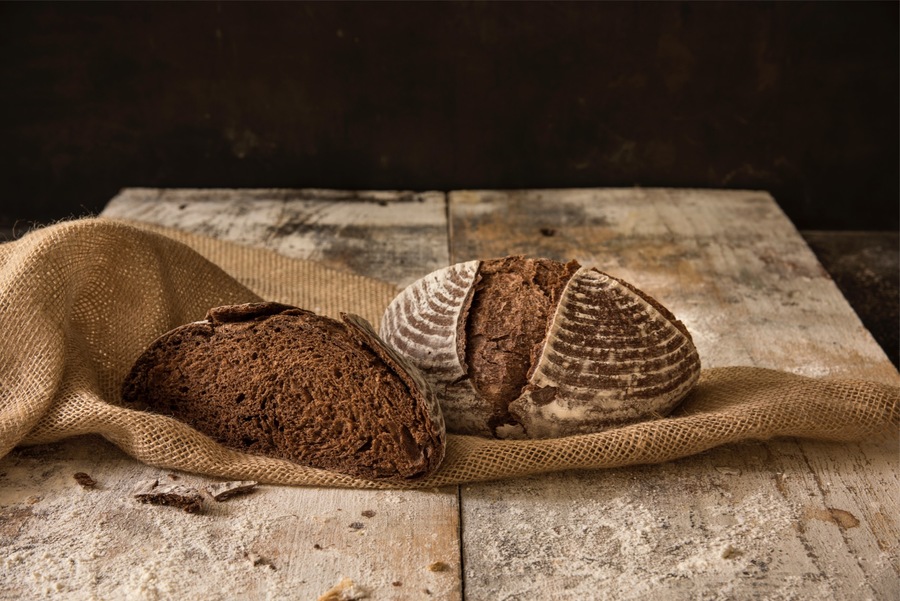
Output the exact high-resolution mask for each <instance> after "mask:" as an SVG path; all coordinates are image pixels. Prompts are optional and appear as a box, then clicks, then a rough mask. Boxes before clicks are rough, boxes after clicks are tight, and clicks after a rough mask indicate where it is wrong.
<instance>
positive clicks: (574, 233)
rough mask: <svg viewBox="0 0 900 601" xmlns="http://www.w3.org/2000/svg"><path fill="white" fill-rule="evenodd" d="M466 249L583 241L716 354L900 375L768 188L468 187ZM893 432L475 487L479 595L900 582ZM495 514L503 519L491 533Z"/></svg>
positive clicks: (561, 251) (454, 202) (785, 590)
mask: <svg viewBox="0 0 900 601" xmlns="http://www.w3.org/2000/svg"><path fill="white" fill-rule="evenodd" d="M449 210H450V220H451V222H450V226H451V260H452V261H453V262H458V261H465V260H470V259H473V258H485V257H492V256H503V255H506V254H526V255H530V256H547V257H551V258H555V259H559V260H564V259H571V258H575V259H577V260H579V261H580V262H582V263H583V264H586V265H594V266H597V267H598V268H599V269H601V270H603V271H607V272H609V273H610V274H612V275H615V276H617V277H621V278H623V279H625V280H627V281H630V282H632V283H634V284H635V285H637V286H638V287H640V288H642V289H643V290H644V291H646V292H648V293H650V294H651V295H653V296H655V297H656V298H657V299H659V300H660V301H662V302H663V304H665V305H666V306H667V307H669V309H671V310H672V311H673V312H674V313H675V315H676V316H677V317H679V318H680V319H682V320H683V321H684V322H685V324H686V325H687V327H688V329H689V330H690V331H691V332H692V334H693V336H694V339H695V342H696V344H697V347H698V350H699V352H700V356H701V361H702V362H703V364H704V365H705V366H707V367H712V366H724V365H756V366H761V367H772V368H777V369H783V370H787V371H792V372H795V373H800V374H805V375H811V376H844V377H857V378H865V379H872V380H878V381H882V382H887V383H892V384H897V383H900V377H898V374H897V371H896V370H895V369H894V368H893V366H892V365H891V364H890V362H889V361H888V360H887V358H886V357H885V356H884V353H883V352H882V351H881V349H880V348H879V347H878V345H877V344H876V343H875V342H874V341H873V340H872V338H871V336H869V335H868V332H866V330H865V329H864V328H863V327H862V325H861V324H860V322H859V320H858V318H857V317H856V315H855V314H854V313H853V311H852V309H851V308H850V307H849V305H848V304H847V302H846V301H845V300H844V298H843V297H842V296H841V295H840V293H839V292H838V290H837V288H836V287H835V286H834V283H833V282H832V281H831V280H830V279H829V278H828V276H827V274H826V273H825V272H824V270H823V269H822V268H821V266H820V265H819V264H818V262H817V261H816V259H815V257H814V256H813V255H812V253H811V252H810V251H809V249H808V248H807V247H806V245H805V243H804V242H803V240H802V238H801V237H800V236H799V234H798V233H797V232H796V230H795V229H794V228H793V226H792V225H791V224H790V222H789V221H788V220H787V218H786V217H785V216H784V215H783V213H782V212H781V211H780V209H778V207H777V205H776V204H775V203H774V201H773V200H772V199H771V197H769V196H768V195H767V194H765V193H760V192H744V191H730V192H725V191H695V190H679V191H675V190H642V189H628V190H567V191H549V190H544V191H514V192H498V191H484V192H480V191H464V192H454V193H451V195H450V209H449ZM897 457H898V454H897V445H896V442H888V443H880V444H878V443H874V444H868V445H827V444H819V443H811V442H804V441H792V440H787V441H775V442H768V443H749V444H743V445H734V446H731V447H725V448H720V449H715V450H713V451H710V452H708V453H705V454H703V455H701V456H697V457H692V458H688V459H685V460H681V461H676V462H673V463H670V464H666V465H661V466H650V467H644V468H634V469H627V470H611V471H607V472H593V473H565V474H554V475H550V476H542V477H535V478H527V479H523V480H516V481H508V482H501V483H493V484H484V485H473V486H467V487H464V488H463V490H462V492H461V496H460V498H461V511H462V518H461V520H462V527H463V550H464V552H463V558H464V566H465V574H464V579H465V585H466V594H467V596H469V597H471V598H473V599H527V598H540V597H542V596H547V595H551V594H552V595H553V598H555V599H584V598H593V599H641V598H665V599H718V598H722V599H806V598H831V599H847V600H851V599H859V598H872V599H894V598H896V597H897V595H898V592H900V590H898V574H900V567H898V560H897V554H898V542H897V541H898V537H897V536H896V532H897V528H898V518H897V516H898V515H900V506H898V505H900V503H898V499H897V497H896V494H895V492H891V491H892V490H893V491H896V490H897V489H898V485H900V480H898V477H897V473H898V470H897V466H898V460H897ZM491 533H493V534H491Z"/></svg>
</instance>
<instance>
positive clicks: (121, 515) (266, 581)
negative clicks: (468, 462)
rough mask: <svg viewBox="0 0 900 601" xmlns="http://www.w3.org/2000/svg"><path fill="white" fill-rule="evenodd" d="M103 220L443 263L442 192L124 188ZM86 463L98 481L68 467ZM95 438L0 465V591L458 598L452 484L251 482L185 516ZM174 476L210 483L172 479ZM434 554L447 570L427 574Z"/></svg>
mask: <svg viewBox="0 0 900 601" xmlns="http://www.w3.org/2000/svg"><path fill="white" fill-rule="evenodd" d="M103 216H108V217H118V218H128V219H135V220H139V221H144V222H147V223H154V224H158V225H165V226H171V227H179V228H181V229H184V230H187V231H193V232H199V233H203V234H206V235H210V236H214V237H220V238H224V239H227V240H232V241H236V242H240V243H243V244H247V245H254V246H260V247H264V248H270V249H273V250H277V251H279V252H282V253H286V254H289V255H290V256H294V257H298V258H311V259H317V260H321V261H323V262H325V263H328V264H330V265H331V266H333V267H336V268H339V269H345V270H352V271H355V272H356V273H360V274H362V275H367V276H371V277H376V278H380V279H382V280H385V281H388V282H393V283H396V284H401V283H403V282H405V281H411V280H412V279H415V278H417V277H420V276H421V275H423V274H424V273H427V272H428V271H430V270H432V269H434V268H435V267H436V266H438V265H446V264H447V260H448V255H447V252H448V250H447V249H448V245H447V225H446V213H445V202H444V197H443V195H442V194H418V195H413V194H405V193H388V192H379V193H371V194H366V193H358V194H353V193H341V192H337V191H318V190H316V191H308V190H307V191H304V190H294V191H277V190H276V191H245V190H228V191H222V190H218V191H215V190H214V191H209V190H204V191H196V190H169V191H152V190H125V191H123V192H122V194H120V195H119V196H117V197H116V199H114V200H113V201H112V202H111V203H110V205H109V207H108V209H107V210H105V211H104V212H103ZM76 472H86V473H88V474H90V475H91V476H92V477H94V478H95V479H96V480H97V482H98V487H97V488H96V489H95V490H86V489H83V488H82V487H81V486H80V485H78V484H77V483H76V482H75V481H74V479H73V477H72V475H73V474H74V473H76ZM167 474H168V473H167V472H166V473H163V472H161V471H160V470H158V469H157V468H152V467H149V466H144V465H142V464H139V463H137V462H135V461H133V460H130V459H129V458H127V457H125V456H124V455H123V454H122V453H121V452H119V451H118V450H117V449H115V448H114V447H113V446H112V445H110V444H108V443H106V442H104V441H102V440H99V439H96V438H80V439H74V440H68V441H64V442H63V443H60V444H57V445H49V446H44V447H35V448H32V449H20V450H17V451H15V452H13V453H11V454H10V455H8V456H7V457H5V458H3V459H2V460H0V546H2V548H3V549H4V555H5V557H4V558H2V559H0V566H2V567H3V569H0V599H27V598H39V597H42V596H44V595H55V594H64V596H65V598H67V599H96V598H130V599H170V598H183V599H201V598H202V599H223V600H224V599H235V598H240V599H250V600H252V599H317V598H318V597H319V596H320V595H322V594H323V593H325V592H326V591H327V590H329V589H330V588H331V587H333V586H335V585H336V584H338V583H339V582H340V581H341V580H342V579H344V578H349V579H351V580H352V581H353V582H354V583H355V585H356V587H357V588H356V589H355V590H358V591H362V592H364V593H366V594H368V595H369V596H370V598H373V599H409V598H432V599H459V598H461V594H462V593H461V590H462V587H461V580H460V548H459V536H458V520H459V506H458V502H457V489H456V488H455V487H449V488H446V489H441V490H433V491H355V490H330V489H303V488H289V487H274V486H263V487H260V488H259V489H258V490H257V491H255V492H253V493H252V494H250V495H247V496H245V497H236V498H234V499H229V500H227V501H224V502H221V503H207V511H206V512H205V513H203V514H201V515H191V514H187V513H184V512H182V511H179V510H177V509H174V508H172V507H156V506H148V505H141V504H139V503H137V501H136V500H135V499H133V498H131V496H130V492H131V491H132V489H133V488H134V486H135V484H137V483H138V482H141V481H142V480H146V479H149V478H160V479H165V478H168V475H167ZM178 477H179V478H180V480H179V482H183V483H185V484H186V485H195V486H198V487H202V486H205V485H206V484H208V483H209V482H210V481H209V480H207V479H204V478H200V477H197V476H192V475H190V474H178ZM435 562H442V563H443V564H446V566H447V569H446V570H443V571H433V570H429V569H428V567H429V566H430V565H432V564H434V563H435Z"/></svg>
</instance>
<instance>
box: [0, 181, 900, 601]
mask: <svg viewBox="0 0 900 601" xmlns="http://www.w3.org/2000/svg"><path fill="white" fill-rule="evenodd" d="M448 213H449V215H450V220H449V222H448V220H447V214H448ZM103 215H105V216H110V217H125V218H132V219H139V220H143V221H146V222H149V223H155V224H158V225H165V226H170V227H180V228H182V229H185V230H187V231H193V232H198V233H204V234H207V235H212V236H217V237H221V238H224V239H227V240H232V241H236V242H239V243H242V244H247V245H254V246H261V247H264V248H270V249H274V250H277V251H278V252H282V253H285V254H288V255H290V256H295V257H299V258H312V259H317V260H320V261H322V262H325V263H326V264H328V265H331V266H333V267H336V268H340V269H347V270H351V271H354V272H356V273H361V274H363V275H369V276H373V277H378V278H380V279H383V280H386V281H389V282H393V283H396V284H404V283H408V282H410V281H412V280H414V279H417V278H418V277H420V276H421V275H424V274H425V273H427V272H429V271H431V270H433V269H436V268H438V267H442V266H445V265H447V264H449V263H451V262H457V261H462V260H467V259H472V258H486V257H491V256H503V255H506V254H512V253H522V254H527V255H532V256H548V257H552V258H557V259H568V258H575V259H578V260H579V261H581V262H582V263H584V264H589V265H595V266H597V267H599V268H600V269H602V270H605V271H608V272H609V273H611V274H613V275H616V276H618V277H622V278H624V279H626V280H628V281H630V282H633V283H634V284H636V285H638V286H639V287H641V288H642V289H644V290H645V291H646V292H648V293H650V294H652V295H654V296H656V297H657V298H658V299H659V300H660V301H662V302H663V303H664V304H666V305H667V306H668V307H669V308H670V309H671V310H672V311H673V312H674V313H675V314H676V315H677V316H678V317H679V318H681V319H682V320H683V321H684V322H685V323H686V325H687V327H688V328H689V329H690V331H691V332H692V333H693V336H694V339H695V342H696V344H697V347H698V349H699V351H700V355H701V360H702V361H703V363H704V365H705V366H710V367H711V366H717V365H718V366H720V365H735V364H738V365H758V366H765V367H775V368H780V369H785V370H789V371H793V372H796V373H802V374H806V375H813V376H829V375H834V376H846V377H860V378H866V379H872V380H878V381H883V382H888V383H893V384H897V383H900V375H898V373H897V371H896V370H895V369H893V367H892V366H891V365H890V363H889V362H888V361H887V359H886V358H885V357H884V354H883V353H882V352H881V350H880V349H879V348H878V346H877V345H876V344H875V342H874V341H873V340H872V339H871V337H870V336H869V335H868V332H866V331H865V329H864V328H863V327H862V325H861V324H860V322H859V320H858V319H857V318H856V315H855V314H854V313H853V311H852V310H851V309H850V307H849V306H848V305H847V303H846V301H845V300H844V299H843V297H842V296H841V295H840V293H839V292H838V291H837V289H836V287H835V286H834V284H833V282H831V281H830V279H829V278H828V277H827V275H826V274H825V272H824V271H823V270H822V269H821V267H820V266H819V265H818V263H817V262H816V260H815V258H814V257H813V255H812V254H811V253H810V251H809V249H808V248H807V247H806V245H805V244H804V243H803V241H802V239H801V238H800V236H799V235H798V234H797V232H796V230H795V229H794V228H793V226H792V225H791V224H790V222H789V221H788V220H787V219H786V218H785V216H784V215H783V214H782V213H781V211H780V210H779V209H778V207H777V206H776V205H775V203H774V202H773V200H772V199H771V198H770V197H769V196H768V195H766V194H764V193H759V192H743V191H730V192H725V191H692V190H642V189H627V190H567V191H547V190H545V191H522V192H493V191H484V192H479V191H468V192H454V193H452V194H450V196H449V206H448V201H447V198H446V197H445V196H444V195H443V194H440V193H423V194H412V193H402V192H398V193H392V192H378V193H350V192H341V191H328V190H204V191H196V190H195V191H191V190H146V189H143V190H142V189H132V190H125V191H123V193H122V194H120V195H119V196H118V197H116V199H114V200H113V201H111V203H110V204H109V206H108V208H107V210H106V211H104V213H103ZM448 232H449V240H448ZM77 472H85V473H87V474H89V475H90V476H91V477H92V478H94V479H95V480H96V481H97V486H96V487H95V488H93V489H90V488H83V487H82V486H81V485H79V484H78V483H77V482H76V481H75V479H74V474H75V473H77ZM898 473H900V469H898V448H897V441H887V442H879V441H872V442H869V443H866V444H824V443H814V442H809V441H797V440H777V441H768V442H752V443H746V444H741V445H732V446H728V447H723V448H718V449H714V450H712V451H709V452H707V453H704V454H701V455H699V456H695V457H691V458H687V459H684V460H680V461H675V462H671V463H668V464H664V465H656V466H639V467H634V468H628V469H616V470H607V471H602V472H566V473H557V474H550V475H544V476H537V477H529V478H522V479H518V480H511V481H506V482H495V483H486V484H479V485H471V486H465V487H462V489H460V490H459V491H457V489H456V488H447V489H441V490H434V491H348V490H330V489H297V488H288V487H269V486H262V487H260V488H259V489H258V490H256V491H254V492H252V493H251V494H249V495H246V496H242V497H235V498H233V499H228V500H226V501H223V502H220V503H215V502H212V501H210V500H208V499H207V500H206V501H205V505H204V507H205V512H204V513H202V514H199V515H191V514H187V513H184V512H182V511H179V510H177V509H174V508H171V507H155V506H147V505H141V504H139V503H137V501H136V500H135V499H133V497H132V496H131V495H130V492H131V489H132V488H133V486H134V485H135V484H136V483H137V482H140V481H141V480H144V479H147V478H159V479H166V478H170V475H169V473H168V472H164V471H161V470H158V469H156V468H151V467H147V466H143V465H140V464H137V463H136V462H134V461H133V460H131V459H129V458H127V457H126V456H124V455H123V454H122V453H121V452H119V451H118V450H117V449H116V448H115V447H113V446H112V445H110V444H108V443H106V442H104V441H102V440H99V439H96V438H77V439H72V440H67V441H64V442H62V443H59V444H54V445H46V446H40V447H32V448H25V449H18V450H16V451H14V452H13V453H11V454H10V455H8V456H7V457H5V458H3V459H2V460H0V546H2V548H3V549H4V551H5V553H4V555H3V557H2V558H0V567H2V569H0V599H20V598H40V597H60V598H66V599H92V598H134V599H167V598H176V597H181V598H204V599H231V598H236V597H238V598H244V599H262V598H300V599H307V598H312V599H315V598H318V596H319V595H321V594H322V593H324V592H325V591H327V590H329V589H330V588H331V587H333V586H335V585H337V584H338V583H339V582H341V581H342V580H343V579H344V578H349V579H350V580H352V581H353V583H354V584H355V586H356V587H357V588H356V590H359V591H363V592H364V593H366V594H368V595H369V598H372V599H420V598H434V599H461V598H463V597H465V598H466V599H473V600H481V599H491V600H494V599H498V600H502V599H510V600H511V599H523V600H524V599H529V600H530V599H542V598H552V599H579V600H580V599H642V600H644V599H655V598H664V599H675V600H676V601H677V600H681V599H766V600H768V599H776V600H777V599H785V600H787V599H812V598H815V599H818V598H822V599H826V598H827V599H839V600H840V599H846V600H848V601H849V600H856V599H875V600H881V599H884V600H893V599H896V598H897V597H898V594H900V590H898V589H900V586H898V583H900V564H898V554H900V542H898V541H900V521H898V517H897V516H898V515H900V507H898V504H900V500H898V498H897V495H896V491H897V490H898V488H900V486H898V485H900V480H898ZM175 476H177V477H178V478H179V480H178V482H181V483H184V484H185V485H188V486H197V487H203V486H205V485H206V484H208V483H209V481H208V480H206V479H204V478H199V477H196V476H192V475H188V474H175ZM435 566H437V567H435ZM439 568H440V569H439ZM444 568H445V569H444ZM426 591H427V592H426Z"/></svg>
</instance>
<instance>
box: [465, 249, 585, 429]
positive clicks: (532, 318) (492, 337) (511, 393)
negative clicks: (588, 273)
mask: <svg viewBox="0 0 900 601" xmlns="http://www.w3.org/2000/svg"><path fill="white" fill-rule="evenodd" d="M578 267H579V265H578V263H576V262H575V261H571V262H569V263H560V262H557V261H552V260H550V259H528V258H525V257H520V256H514V257H506V258H502V259H491V260H486V261H482V262H481V265H480V267H479V270H478V277H477V279H476V281H475V285H474V287H473V294H472V299H471V305H470V306H469V307H468V309H467V315H466V316H465V319H462V320H460V334H459V335H458V337H459V338H460V339H461V340H462V343H461V346H464V347H465V357H464V358H463V359H464V361H465V364H466V366H467V368H468V374H469V376H470V377H471V378H472V384H473V385H474V386H475V389H476V390H477V391H478V393H479V394H480V395H481V396H482V397H483V398H484V400H485V401H486V402H488V403H489V404H490V405H491V406H492V407H493V415H492V417H491V418H490V420H489V423H488V427H489V428H490V430H491V431H492V432H493V431H494V430H495V429H496V428H497V427H500V426H501V425H502V424H504V423H511V422H515V419H514V418H513V417H512V416H511V415H510V414H509V411H508V406H509V404H510V402H512V401H513V400H515V399H516V398H518V397H519V395H521V394H522V391H523V390H524V388H525V385H526V384H527V383H528V377H529V376H530V375H531V371H532V366H533V364H534V362H535V361H536V358H537V356H539V354H540V352H541V349H542V347H543V344H544V340H545V338H546V335H547V329H548V327H549V324H550V321H551V319H552V318H553V315H554V312H555V311H556V306H557V304H558V303H559V298H560V295H561V294H562V291H563V289H564V288H565V286H566V283H567V282H568V281H569V279H570V278H571V277H572V274H574V273H575V271H576V270H577V269H578Z"/></svg>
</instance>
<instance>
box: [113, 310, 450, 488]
mask: <svg viewBox="0 0 900 601" xmlns="http://www.w3.org/2000/svg"><path fill="white" fill-rule="evenodd" d="M122 391H123V392H122V397H123V400H124V401H126V402H133V403H141V404H144V405H146V406H147V407H148V408H150V409H151V410H153V411H155V412H158V413H163V414H166V415H170V416H172V417H175V418H176V419H179V420H181V421H184V422H186V423H187V424H189V425H191V426H192V427H194V428H195V429H197V430H199V431H201V432H203V433H204V434H207V435H208V436H210V437H212V438H213V439H215V440H217V441H219V442H221V443H222V444H224V445H226V446H228V447H231V448H234V449H238V450H242V451H246V452H249V453H255V454H260V455H266V456H271V457H278V458H282V459H287V460H290V461H293V462H296V463H299V464H302V465H307V466H310V467H315V468H321V469H326V470H330V471H335V472H340V473H345V474H349V475H352V476H356V477H359V478H365V479H369V480H392V481H405V480H412V479H418V478H422V477H425V476H427V475H428V474H430V473H432V472H433V471H434V470H435V469H436V468H437V466H438V465H439V464H440V462H441V460H442V459H443V455H444V449H445V444H446V442H445V432H444V422H443V418H442V416H441V414H440V409H439V407H438V403H437V401H436V399H435V398H434V395H433V393H432V392H431V389H430V388H429V387H428V385H427V384H426V383H425V382H424V381H423V380H422V379H421V376H419V374H418V372H416V371H415V369H414V368H410V367H409V366H407V365H406V364H405V362H404V360H403V359H401V358H399V357H398V356H397V355H396V354H395V353H394V352H393V351H392V350H391V349H389V348H388V347H387V346H385V345H384V344H383V343H382V342H381V340H380V339H379V338H378V337H377V336H376V335H375V333H374V332H373V331H372V329H371V326H369V324H368V323H366V322H365V320H363V319H361V318H359V317H356V316H353V315H344V316H342V321H337V320H334V319H331V318H328V317H324V316H320V315H316V314H315V313H312V312H309V311H306V310H303V309H298V308H296V307H290V306H287V305H282V304H278V303H250V304H246V305H233V306H226V307H217V308H214V309H211V310H210V311H209V313H208V315H207V319H206V321H202V322H195V323H190V324H186V325H183V326H180V327H178V328H176V329H174V330H172V331H170V332H168V333H167V334H165V335H163V336H162V337H160V338H159V339H157V340H156V341H155V342H153V343H152V344H151V345H150V346H149V347H148V348H147V350H146V351H145V352H144V353H143V354H142V355H141V357H139V358H138V360H137V361H136V362H135V364H134V366H133V368H132V370H131V372H130V374H129V375H128V377H127V378H126V380H125V383H124V385H123V388H122Z"/></svg>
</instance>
